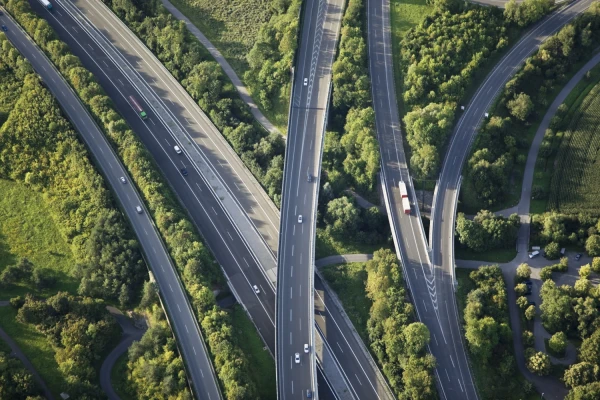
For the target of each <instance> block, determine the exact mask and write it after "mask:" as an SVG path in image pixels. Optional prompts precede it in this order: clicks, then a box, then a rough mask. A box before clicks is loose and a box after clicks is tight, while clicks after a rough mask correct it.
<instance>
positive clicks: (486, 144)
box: [467, 3, 600, 207]
mask: <svg viewBox="0 0 600 400" xmlns="http://www.w3.org/2000/svg"><path fill="white" fill-rule="evenodd" d="M519 7H524V5H521V6H519ZM544 9H545V8H544ZM509 10H510V8H508V7H507V11H506V12H507V13H510V11H509ZM599 44H600V5H599V4H598V3H593V4H592V5H591V6H590V8H589V9H588V10H587V11H586V12H585V13H583V14H582V15H581V16H579V17H578V18H577V19H576V20H575V21H574V22H572V23H570V24H569V25H566V26H565V27H564V28H562V29H561V30H560V31H559V32H558V33H557V34H556V35H554V36H552V37H550V38H549V39H548V40H546V42H545V43H544V44H542V46H540V49H539V51H538V52H537V53H536V54H535V55H533V56H532V57H530V58H528V59H527V60H526V62H525V65H524V66H523V68H522V69H521V70H520V71H519V72H518V73H517V74H515V76H514V77H513V78H512V79H511V80H510V81H508V82H507V83H506V85H505V87H504V90H503V92H502V94H501V96H500V101H499V102H498V104H497V106H496V109H495V110H493V111H492V114H496V115H495V116H493V117H492V118H490V120H489V121H487V122H486V123H485V124H484V126H483V127H482V129H481V131H480V134H479V137H478V140H477V143H476V145H475V147H474V150H473V154H472V156H471V158H470V160H469V162H468V168H467V173H468V177H469V179H470V180H471V181H472V183H473V186H474V188H475V192H476V194H477V197H478V199H479V201H480V203H481V205H482V206H484V207H489V206H491V205H494V204H498V203H500V202H502V201H503V200H504V199H505V194H506V193H507V192H509V177H510V175H511V173H512V171H513V167H514V165H515V164H520V165H522V164H524V163H525V161H526V156H525V154H518V153H519V152H520V150H524V149H526V148H528V147H529V145H530V143H529V141H528V140H527V139H526V137H527V135H524V134H523V132H525V130H526V129H528V126H529V125H531V124H533V123H534V122H536V121H538V120H539V118H541V116H542V115H543V113H542V112H541V111H542V110H544V109H545V108H546V107H547V106H548V105H549V104H550V100H551V98H550V97H551V96H549V94H550V93H552V91H553V90H554V89H555V87H556V86H557V85H558V84H560V83H562V82H564V80H565V78H566V74H567V73H569V72H570V70H571V68H572V67H573V66H574V65H576V64H577V63H578V62H580V61H582V60H583V59H586V58H589V57H590V56H591V54H592V50H593V49H594V48H596V47H597V46H598V45H599ZM521 153H523V151H521ZM537 192H540V191H539V189H536V193H537ZM538 194H543V193H538Z"/></svg>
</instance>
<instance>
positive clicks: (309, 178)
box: [308, 172, 312, 183]
mask: <svg viewBox="0 0 600 400" xmlns="http://www.w3.org/2000/svg"><path fill="white" fill-rule="evenodd" d="M311 182H312V175H311V174H310V172H309V173H308V183H311Z"/></svg>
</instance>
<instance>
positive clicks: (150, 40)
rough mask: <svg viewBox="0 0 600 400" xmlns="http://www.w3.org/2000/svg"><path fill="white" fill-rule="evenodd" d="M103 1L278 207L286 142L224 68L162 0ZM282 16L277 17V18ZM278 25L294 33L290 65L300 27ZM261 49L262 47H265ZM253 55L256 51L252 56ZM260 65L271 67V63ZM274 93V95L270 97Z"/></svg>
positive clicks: (291, 34) (269, 31)
mask: <svg viewBox="0 0 600 400" xmlns="http://www.w3.org/2000/svg"><path fill="white" fill-rule="evenodd" d="M104 2H105V3H107V4H108V5H109V6H110V7H111V8H112V10H113V11H114V12H115V14H117V15H118V16H119V17H120V18H121V19H123V21H124V22H125V23H126V24H127V25H128V26H129V27H130V28H131V30H132V31H133V32H135V33H136V34H137V35H138V36H139V37H140V38H141V39H142V41H143V42H144V43H145V44H146V45H147V46H148V48H149V49H150V50H152V52H153V53H154V54H155V55H156V56H157V58H158V59H159V60H160V61H161V62H162V63H163V64H164V65H165V67H166V68H167V69H168V70H169V72H170V73H171V74H173V76H174V77H175V78H176V79H177V80H178V81H179V82H180V83H181V84H182V86H183V87H184V88H185V89H186V90H187V92H188V93H189V94H190V96H191V97H192V98H193V99H194V100H195V101H196V102H197V103H198V105H199V106H200V108H202V110H204V112H205V113H206V114H207V115H208V116H209V117H210V119H211V120H212V122H213V123H214V124H215V126H216V127H217V128H218V129H219V130H220V131H221V132H222V133H223V135H224V136H225V138H226V139H227V140H228V142H229V143H230V144H231V146H232V147H233V149H234V150H235V151H236V153H237V154H238V155H239V156H240V157H241V158H242V160H243V161H244V163H245V164H246V166H247V167H248V168H249V169H250V171H252V173H253V174H254V176H255V177H256V178H257V179H258V181H259V182H261V184H262V185H263V186H264V187H265V189H266V191H267V193H268V194H269V196H271V198H272V199H273V200H274V201H275V203H276V204H279V202H280V194H281V185H282V180H283V155H284V152H285V143H284V141H283V138H282V137H281V136H280V135H278V134H271V135H268V134H267V132H265V130H264V129H263V128H262V127H260V126H259V125H258V123H256V122H255V121H254V119H253V117H252V114H251V113H250V109H249V107H248V106H247V105H246V103H244V102H243V101H242V99H241V98H240V97H239V95H238V93H237V91H236V90H235V88H234V87H233V85H232V84H231V82H230V81H229V80H228V78H227V77H226V75H225V74H224V72H223V70H222V69H221V67H220V66H219V64H217V62H216V61H214V60H213V59H212V58H211V56H210V55H209V53H208V52H207V50H206V49H205V48H204V47H202V45H201V44H200V42H199V41H198V40H197V39H196V38H195V37H194V36H193V35H192V34H191V33H190V32H189V31H188V29H187V28H186V26H185V23H184V22H183V21H179V20H177V19H175V17H173V15H172V14H171V13H169V12H168V11H167V10H166V9H165V8H164V7H163V5H162V3H161V2H160V1H159V0H151V1H144V2H136V1H133V0H121V1H113V0H104ZM298 4H299V2H298ZM285 15H287V14H285ZM279 17H280V16H278V15H275V16H274V17H273V18H274V19H277V18H279ZM295 17H296V15H295V14H294V18H295ZM288 19H289V18H288ZM288 19H286V20H285V21H288ZM296 24H297V22H296ZM268 26H269V24H266V25H265V26H264V27H263V28H262V29H267V27H268ZM277 26H278V27H285V28H286V29H287V28H290V29H291V31H292V32H290V33H289V35H290V36H291V37H290V38H287V39H284V40H285V41H286V42H288V41H289V42H290V44H293V46H292V50H291V52H289V51H286V54H288V53H289V54H288V55H287V56H286V57H287V58H289V59H288V60H287V61H285V62H284V61H281V62H283V63H285V64H286V65H287V64H289V65H291V60H292V58H293V50H294V49H295V46H296V39H295V37H296V33H295V32H296V30H297V27H289V26H288V25H286V23H285V22H281V23H280V24H278V25H277ZM261 32H262V30H261ZM274 33H275V32H274V31H273V30H267V33H259V37H261V38H263V37H264V35H267V34H274ZM284 36H285V35H284ZM274 37H275V36H274ZM274 37H273V38H274ZM273 40H274V39H273ZM259 47H260V48H261V49H263V47H262V46H259ZM253 53H255V51H254V50H253V51H252V52H251V53H250V55H249V56H252V54H253ZM252 65H253V63H251V70H252ZM261 65H262V67H264V68H268V67H267V65H268V63H267V62H264V63H263V64H261ZM272 72H273V71H268V73H269V75H268V78H269V79H274V78H273V77H272V76H271V75H270V74H271V73H272ZM260 77H262V75H260ZM281 79H283V80H284V82H283V83H282V82H279V81H278V82H275V83H273V86H274V87H276V88H280V87H281V86H282V85H283V84H284V83H287V82H288V81H289V66H287V67H285V73H284V76H283V77H282V78H281ZM281 79H280V80H281ZM271 95H272V94H271V93H270V94H269V97H270V96H271Z"/></svg>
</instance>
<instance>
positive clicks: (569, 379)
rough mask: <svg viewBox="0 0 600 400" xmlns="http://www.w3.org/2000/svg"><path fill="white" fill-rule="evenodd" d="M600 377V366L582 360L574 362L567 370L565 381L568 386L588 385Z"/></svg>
mask: <svg viewBox="0 0 600 400" xmlns="http://www.w3.org/2000/svg"><path fill="white" fill-rule="evenodd" d="M599 378H600V367H598V366H597V365H594V364H591V363H588V362H581V363H579V364H573V365H571V366H570V367H569V369H567V370H566V371H565V375H564V378H563V380H564V382H565V385H567V387H571V388H573V387H576V386H582V385H587V384H588V383H592V382H595V381H597V380H598V379H599Z"/></svg>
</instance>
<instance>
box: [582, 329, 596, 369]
mask: <svg viewBox="0 0 600 400" xmlns="http://www.w3.org/2000/svg"><path fill="white" fill-rule="evenodd" d="M579 359H580V360H581V361H584V362H589V363H591V364H595V365H600V329H597V330H596V331H595V332H594V333H593V334H592V335H591V336H590V337H587V338H585V339H584V340H583V342H582V343H581V347H580V348H579Z"/></svg>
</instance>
